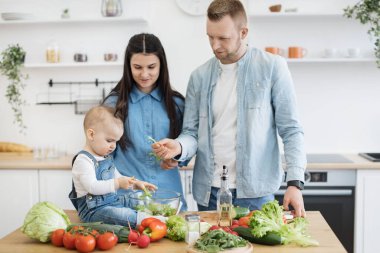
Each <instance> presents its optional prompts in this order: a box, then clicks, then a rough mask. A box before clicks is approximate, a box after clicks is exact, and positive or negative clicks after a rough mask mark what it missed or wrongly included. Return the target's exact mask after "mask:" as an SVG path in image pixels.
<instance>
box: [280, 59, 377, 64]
mask: <svg viewBox="0 0 380 253" xmlns="http://www.w3.org/2000/svg"><path fill="white" fill-rule="evenodd" d="M286 61H287V62H289V63H312V62H320V63H334V62H339V63H345V62H346V63H350V62H351V63H353V62H376V59H375V58H300V59H286Z"/></svg>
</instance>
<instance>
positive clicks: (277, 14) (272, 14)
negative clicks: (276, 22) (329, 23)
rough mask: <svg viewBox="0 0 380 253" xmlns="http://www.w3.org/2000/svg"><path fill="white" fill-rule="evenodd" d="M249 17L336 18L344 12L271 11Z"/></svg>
mask: <svg viewBox="0 0 380 253" xmlns="http://www.w3.org/2000/svg"><path fill="white" fill-rule="evenodd" d="M248 16H249V18H329V17H331V18H336V17H343V13H299V12H269V13H251V14H249V15H248Z"/></svg>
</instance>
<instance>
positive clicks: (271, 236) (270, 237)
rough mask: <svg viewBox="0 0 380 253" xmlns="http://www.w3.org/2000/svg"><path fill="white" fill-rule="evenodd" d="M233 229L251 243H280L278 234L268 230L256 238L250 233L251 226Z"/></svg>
mask: <svg viewBox="0 0 380 253" xmlns="http://www.w3.org/2000/svg"><path fill="white" fill-rule="evenodd" d="M233 230H234V231H236V232H237V233H238V234H239V236H240V237H242V238H243V239H246V240H247V241H250V242H252V243H257V244H265V245H279V244H281V236H279V235H278V234H276V233H272V232H268V233H266V234H265V235H264V236H263V237H260V238H258V237H255V236H253V235H252V233H251V231H252V228H246V227H236V228H234V229H233Z"/></svg>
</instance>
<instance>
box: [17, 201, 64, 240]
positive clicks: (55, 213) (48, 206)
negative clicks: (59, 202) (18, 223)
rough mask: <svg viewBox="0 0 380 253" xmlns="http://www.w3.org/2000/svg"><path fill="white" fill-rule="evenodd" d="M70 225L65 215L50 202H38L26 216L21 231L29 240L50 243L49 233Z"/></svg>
mask: <svg viewBox="0 0 380 253" xmlns="http://www.w3.org/2000/svg"><path fill="white" fill-rule="evenodd" d="M69 224H70V220H69V217H68V216H67V215H66V213H65V212H64V211H63V210H62V209H61V208H59V207H58V206H56V205H54V204H53V203H51V202H47V201H45V202H39V203H37V204H35V205H34V206H33V207H32V208H31V209H30V210H29V212H28V213H27V214H26V217H25V220H24V225H22V227H21V231H22V232H23V233H24V234H26V235H27V236H29V237H30V238H33V239H37V240H40V241H41V242H48V241H50V235H51V233H52V232H53V231H54V230H56V229H59V228H63V229H66V227H67V225H69Z"/></svg>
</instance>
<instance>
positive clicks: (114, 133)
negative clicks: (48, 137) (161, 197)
mask: <svg viewBox="0 0 380 253" xmlns="http://www.w3.org/2000/svg"><path fill="white" fill-rule="evenodd" d="M84 131H85V136H86V144H85V146H84V148H83V150H82V151H80V152H79V153H78V154H77V155H76V156H75V157H74V159H73V166H72V175H73V186H72V191H71V192H70V194H69V198H70V200H71V201H72V203H73V205H74V207H75V208H76V210H77V211H78V215H79V217H80V219H81V220H82V221H83V222H94V221H102V222H104V223H107V224H118V225H123V226H127V225H128V221H129V222H130V224H131V226H133V227H134V226H136V224H139V223H140V222H141V220H142V219H143V218H145V217H146V216H147V214H146V213H144V212H137V211H135V210H133V209H132V208H130V207H128V199H127V198H126V196H125V195H123V194H121V193H120V192H119V193H118V190H119V189H120V190H122V189H125V190H128V189H141V190H146V189H148V190H151V191H154V190H156V189H157V187H156V186H155V185H153V184H150V183H148V182H144V181H140V180H136V179H135V178H133V177H126V176H122V175H121V174H120V173H119V171H118V170H117V168H116V167H115V166H114V163H113V157H112V155H111V153H112V152H113V151H114V150H115V148H116V142H117V141H119V140H120V138H121V136H122V135H123V131H124V126H123V122H122V121H121V120H120V119H119V118H117V117H115V109H114V108H111V107H107V106H96V107H93V108H92V109H91V110H89V111H88V112H87V114H86V116H85V119H84ZM124 193H125V191H124ZM159 218H161V219H162V218H163V217H159Z"/></svg>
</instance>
